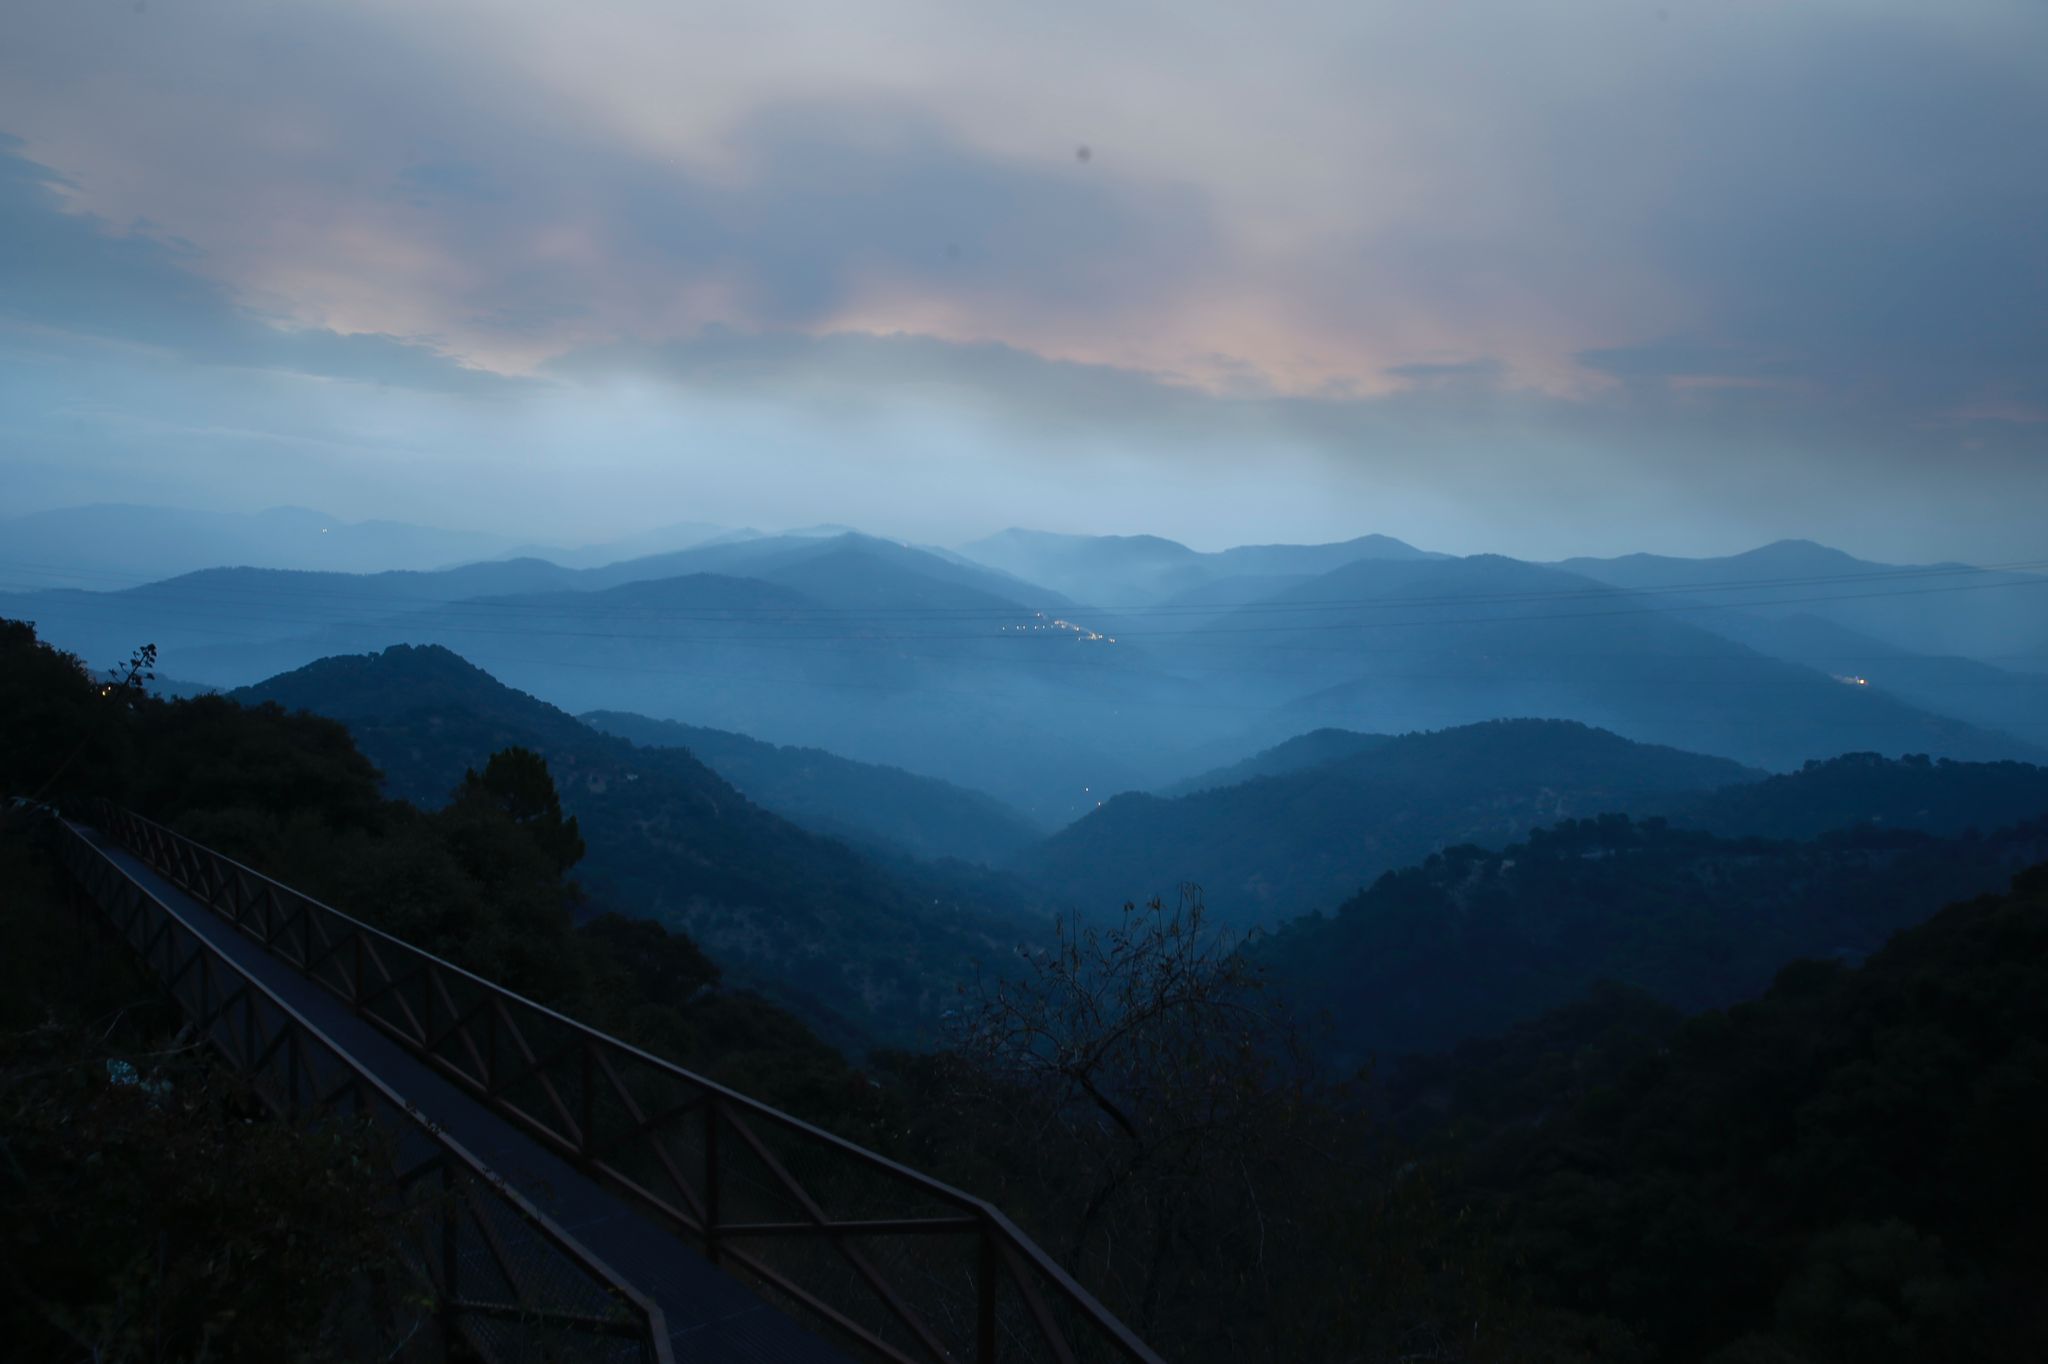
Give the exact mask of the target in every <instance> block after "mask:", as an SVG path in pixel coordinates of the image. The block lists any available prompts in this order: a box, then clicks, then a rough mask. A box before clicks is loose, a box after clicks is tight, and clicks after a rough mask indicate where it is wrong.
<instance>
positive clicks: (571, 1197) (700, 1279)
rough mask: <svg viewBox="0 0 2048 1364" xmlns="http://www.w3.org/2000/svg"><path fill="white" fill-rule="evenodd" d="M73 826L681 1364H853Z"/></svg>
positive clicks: (223, 924) (166, 884) (107, 844)
mask: <svg viewBox="0 0 2048 1364" xmlns="http://www.w3.org/2000/svg"><path fill="white" fill-rule="evenodd" d="M71 827H72V828H73V829H74V830H75V831H76V832H77V833H78V834H79V835H80V836H81V837H82V838H84V839H85V840H86V841H87V842H89V843H91V844H92V845H93V846H94V847H95V848H97V849H99V850H100V852H101V853H103V854H104V855H105V856H106V857H107V858H108V859H109V860H110V861H112V862H113V863H114V864H115V865H117V866H118V867H120V868H121V870H122V871H123V872H124V873H126V874H127V875H128V876H130V877H132V878H133V879H134V880H135V881H136V882H137V883H138V884H140V885H142V886H143V887H144V888H145V889H147V890H148V891H149V892H150V893H151V894H152V895H154V896H155V897H156V898H157V899H158V900H160V901H162V902H163V903H164V905H165V906H167V907H168V908H169V909H170V910H171V912H172V913H173V914H175V915H177V917H178V918H179V919H180V920H181V921H183V922H184V924H185V925H186V926H187V927H188V928H190V929H191V930H192V931H193V932H194V933H197V934H198V935H199V936H201V937H202V938H204V939H205V940H206V941H207V942H209V943H211V944H212V945H213V946H214V947H216V948H218V949H219V951H220V952H221V954H222V955H223V956H225V957H226V958H228V960H230V961H232V962H233V963H234V964H235V965H236V966H237V967H239V968H240V969H241V970H243V971H245V972H247V973H248V974H249V975H250V976H251V977H253V978H254V979H256V980H258V981H260V982H262V983H263V984H264V985H265V986H267V987H269V988H270V989H271V990H273V991H275V992H276V993H277V994H278V996H280V997H281V998H283V999H285V1000H286V1001H288V1002H289V1003H290V1004H291V1005H292V1007H294V1008H296V1009H297V1010H299V1012H300V1013H302V1014H304V1015H305V1016H306V1018H307V1019H308V1020H309V1021H311V1022H312V1023H313V1024H314V1025H315V1026H317V1027H319V1028H320V1029H321V1030H322V1031H323V1032H325V1033H326V1034H327V1035H328V1036H329V1037H331V1038H333V1039H334V1041H336V1042H337V1043H339V1044H340V1045H341V1046H342V1047H344V1048H346V1049H347V1050H348V1051H349V1052H351V1053H353V1054H354V1056H355V1057H356V1059H357V1060H359V1061H360V1062H362V1063H363V1065H364V1066H366V1067H367V1068H368V1069H369V1070H371V1071H372V1072H373V1073H374V1074H376V1075H377V1076H378V1078H380V1079H381V1080H383V1081H384V1083H385V1084H387V1085H389V1086H390V1087H391V1088H392V1089H394V1090H396V1091H397V1092H398V1093H399V1094H400V1095H402V1096H403V1097H404V1098H405V1099H406V1100H408V1101H409V1102H410V1103H412V1105H413V1106H414V1107H416V1108H418V1109H419V1110H420V1111H421V1112H422V1113H424V1114H425V1115H426V1116H427V1117H428V1118H430V1119H431V1120H433V1121H434V1122H435V1123H438V1124H439V1125H440V1126H441V1127H443V1128H444V1129H445V1130H447V1131H448V1132H449V1133H450V1134H451V1135H452V1136H453V1137H454V1138H455V1139H456V1140H457V1141H459V1142H461V1143H462V1144H463V1145H464V1146H466V1147H467V1148H468V1149H469V1150H470V1151H471V1152H472V1153H473V1154H475V1155H476V1157H477V1158H478V1159H479V1160H482V1161H483V1162H484V1163H485V1164H487V1165H489V1166H490V1167H491V1168H492V1169H493V1170H495V1171H496V1172H497V1173H498V1174H499V1175H501V1176H503V1177H504V1179H505V1180H506V1182H507V1183H509V1184H511V1185H512V1186H513V1187H514V1188H516V1189H518V1190H519V1192H520V1193H522V1194H524V1195H525V1196H526V1197H527V1198H529V1199H530V1200H532V1201H533V1203H534V1204H536V1205H537V1206H538V1207H539V1208H540V1209H541V1210H542V1211H544V1212H545V1213H547V1214H548V1216H549V1217H551V1218H553V1219H554V1220H555V1221H556V1222H557V1223H559V1224H560V1225H561V1226H562V1228H563V1229H564V1230H566V1231H568V1232H569V1233H570V1234H571V1235H573V1236H575V1237H576V1238H577V1239H578V1240H580V1241H581V1242H582V1243H583V1244H584V1245H585V1246H587V1247H589V1248H590V1250H591V1252H592V1253H593V1254H595V1255H596V1256H597V1257H598V1258H599V1259H601V1260H603V1261H604V1262H605V1263H606V1264H608V1265H609V1266H611V1268H612V1270H613V1271H614V1272H615V1273H617V1274H618V1275H619V1276H620V1277H622V1278H624V1279H625V1280H626V1281H627V1282H629V1283H631V1284H632V1285H633V1286H634V1287H635V1288H637V1289H639V1290H640V1291H641V1292H642V1293H644V1294H646V1295H647V1296H648V1297H649V1298H652V1299H653V1300H654V1301H655V1302H657V1303H659V1304H660V1306H661V1309H662V1311H663V1312H664V1313H666V1314H667V1317H668V1325H669V1337H670V1340H671V1342H672V1343H673V1345H674V1349H675V1357H676V1360H677V1364H697V1362H698V1361H703V1364H728V1362H730V1364H851V1357H850V1356H848V1355H846V1354H844V1353H842V1352H841V1351H839V1350H838V1349H836V1348H834V1347H833V1346H831V1345H829V1344H827V1343H826V1342H824V1341H823V1340H821V1339H819V1338H818V1337H817V1336H815V1335H813V1334H811V1333H810V1332H809V1331H807V1330H806V1329H805V1328H804V1327H802V1326H801V1325H799V1324H798V1323H797V1322H795V1321H794V1320H792V1319H791V1318H789V1317H787V1316H784V1315H783V1314H782V1313H781V1312H780V1311H778V1310H777V1309H776V1308H774V1307H772V1306H770V1305H769V1304H768V1303H766V1302H764V1301H763V1300H762V1299H761V1298H759V1297H758V1296H756V1295H755V1294H754V1292H753V1291H752V1290H751V1289H749V1288H748V1287H747V1286H746V1285H744V1284H742V1283H741V1282H740V1281H739V1280H737V1279H735V1278H733V1277H732V1276H731V1275H729V1274H726V1273H724V1272H723V1271H721V1270H719V1269H718V1268H717V1267H716V1266H714V1265H712V1264H711V1262H710V1261H708V1260H706V1259H705V1258H704V1257H703V1256H702V1255H701V1254H699V1253H698V1252H697V1251H696V1250H695V1249H694V1248H693V1247H691V1246H690V1245H689V1244H687V1243H686V1242H684V1241H683V1240H681V1239H680V1238H678V1237H677V1236H676V1235H675V1234H673V1233H672V1232H670V1231H669V1230H668V1229H666V1228H664V1227H661V1226H658V1225H656V1224H655V1223H654V1222H652V1221H650V1220H648V1219H647V1218H646V1217H644V1216H643V1215H641V1214H640V1213H639V1212H637V1211H636V1210H634V1209H633V1208H632V1207H630V1206H629V1205H628V1204H626V1203H624V1202H623V1201H621V1200H620V1199H618V1198H615V1197H614V1196H613V1195H612V1194H610V1193H609V1192H607V1191H606V1190H605V1189H604V1188H603V1186H601V1185H600V1184H598V1183H597V1182H596V1181H595V1180H593V1179H591V1178H590V1177H589V1176H588V1175H586V1174H584V1173H583V1172H582V1171H580V1170H578V1169H576V1168H575V1167H574V1166H572V1165H570V1164H569V1163H568V1162H567V1161H565V1160H563V1159H561V1158H560V1157H559V1156H556V1155H555V1154H554V1153H552V1152H550V1151H548V1150H546V1149H545V1148H544V1147H542V1146H541V1145H540V1143H539V1142H537V1141H535V1140H534V1139H533V1138H532V1137H529V1136H528V1135H527V1134H526V1133H524V1132H522V1131H521V1130H519V1129H518V1128H517V1127H515V1126H513V1125H512V1124H511V1123H510V1122H508V1121H507V1120H506V1119H504V1118H502V1117H500V1116H499V1115H498V1114H496V1113H494V1112H492V1111H491V1110H490V1109H489V1108H486V1107H485V1106H484V1105H483V1104H481V1103H479V1102H478V1101H477V1100H476V1099H474V1098H472V1097H471V1096H470V1095H469V1094H468V1093H467V1092H466V1091H464V1090H462V1089H461V1088H459V1087H458V1086H457V1085H456V1084H454V1083H453V1082H452V1081H450V1080H449V1079H447V1078H446V1077H445V1076H443V1075H442V1074H441V1073H440V1072H438V1071H436V1070H435V1069H433V1068H432V1067H431V1066H428V1065H427V1064H426V1063H425V1062H423V1061H421V1060H419V1059H418V1058H417V1057H415V1056H414V1055H413V1054H412V1053H410V1052H408V1051H407V1050H405V1048H403V1047H401V1046H399V1045H398V1044H397V1043H396V1042H394V1041H392V1040H391V1038H389V1037H388V1036H386V1035H385V1034H384V1033H383V1032H381V1031H380V1030H378V1029H377V1028H376V1027H375V1026H373V1025H372V1024H370V1023H368V1022H365V1021H364V1020H363V1019H361V1018H358V1017H357V1016H356V1015H355V1013H354V1011H353V1010H351V1009H350V1008H349V1007H348V1006H347V1005H346V1004H344V1003H342V1001H341V1000H339V999H337V998H335V997H334V996H333V995H330V994H328V993H327V992H326V991H325V990H322V989H321V988H320V987H319V986H317V985H314V984H313V983H312V982H310V981H308V980H307V979H306V978H305V977H303V976H301V975H300V974H299V973H298V972H297V971H295V970H293V969H292V968H291V967H290V966H288V965H286V964H285V963H284V962H282V961H280V960H278V959H277V958H276V957H273V956H271V955H270V953H269V952H267V951H265V950H264V948H263V947H262V945H261V944H259V943H257V942H256V941H255V940H254V939H252V938H249V937H247V936H245V935H244V934H242V933H241V932H240V931H239V930H237V929H236V928H235V927H234V926H233V925H232V924H230V923H229V922H228V921H227V920H226V919H224V918H222V917H221V916H220V915H218V914H216V913H214V912H213V911H212V910H211V909H208V908H207V907H206V906H205V905H203V904H201V903H199V902H198V901H197V900H195V899H193V898H192V897H191V896H189V895H187V894H186V893H185V892H184V891H182V890H179V889H178V887H177V886H175V885H173V884H172V883H171V882H170V881H168V880H166V879H165V878H164V877H163V876H162V875H160V874H159V873H158V872H157V871H155V870H154V869H153V868H151V867H150V866H149V865H148V864H147V863H145V862H143V861H141V860H140V859H139V858H137V857H135V856H134V855H133V854H131V853H129V852H128V851H127V850H126V849H125V848H123V847H121V846H120V844H118V843H117V842H115V841H114V839H113V838H112V837H111V836H110V835H108V834H106V833H104V832H102V831H101V830H99V829H96V828H93V827H92V826H90V825H85V824H77V823H73V824H72V825H71Z"/></svg>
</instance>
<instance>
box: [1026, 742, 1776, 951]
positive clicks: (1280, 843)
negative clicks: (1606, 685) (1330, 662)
mask: <svg viewBox="0 0 2048 1364" xmlns="http://www.w3.org/2000/svg"><path fill="white" fill-rule="evenodd" d="M1305 738H1306V739H1307V740H1308V747H1309V748H1310V749H1311V750H1313V751H1315V752H1316V753H1318V754H1320V755H1321V756H1322V760H1321V761H1318V762H1313V763H1311V764H1309V765H1306V766H1300V767H1293V768H1285V767H1281V768H1279V770H1277V771H1276V772H1274V773H1273V774H1272V775H1257V776H1253V777H1252V778H1251V779H1250V780H1247V781H1243V782H1240V783H1238V784H1236V785H1231V786H1225V787H1220V788H1213V789H1207V790H1200V791H1197V792H1195V793H1193V794H1190V795H1185V796H1181V797H1179V798H1177V799H1164V798H1161V797H1159V796H1151V795H1144V794H1137V793H1134V794H1129V795H1122V796H1118V797H1116V798H1115V799H1113V800H1110V801H1108V802H1106V803H1105V804H1104V805H1103V806H1102V808H1101V809H1099V810H1096V811H1095V812H1094V813H1092V814H1090V815H1088V816H1086V817H1085V818H1083V819H1081V820H1079V821H1077V822H1076V823H1074V824H1072V825H1070V826H1068V827H1067V828H1065V829H1062V830H1061V831H1060V832H1059V833H1057V834H1054V835H1053V836H1052V837H1051V838H1049V839H1047V840H1045V841H1044V842H1043V843H1040V844H1038V845H1037V846H1035V847H1033V848H1031V849H1029V850H1027V851H1026V852H1024V853H1022V854H1020V855H1019V856H1018V857H1017V858H1016V859H1015V861H1014V862H1013V866H1015V868H1016V869H1017V870H1018V871H1019V872H1020V873H1022V874H1025V875H1028V876H1031V877H1034V878H1035V879H1037V880H1038V881H1039V882H1040V883H1041V884H1043V885H1045V886H1046V887H1047V888H1048V889H1049V890H1052V891H1055V892H1057V893H1058V894H1059V895H1060V896H1061V897H1062V898H1063V899H1065V900H1066V901H1067V902H1068V903H1071V904H1073V905H1075V906H1077V907H1079V908H1081V909H1082V911H1083V912H1084V913H1087V912H1094V913H1098V914H1099V913H1106V912H1109V911H1113V910H1114V909H1115V908H1116V907H1117V906H1119V905H1121V904H1123V903H1125V902H1126V901H1131V902H1138V903H1142V902H1144V901H1145V900H1148V899H1151V898H1153V897H1155V896H1156V897H1162V898H1169V899H1170V898H1171V897H1172V896H1173V894H1174V892H1175V889H1176V887H1177V886H1178V885H1179V884H1180V883H1182V882H1194V883H1196V884H1198V885H1200V886H1201V887H1202V888H1203V890H1204V891H1205V892H1206V895H1207V900H1208V904H1209V909H1210V911H1211V913H1212V914H1214V915H1215V916H1216V918H1217V919H1218V921H1220V922H1223V923H1227V924H1232V925H1235V926H1238V927H1251V926H1254V925H1271V924H1274V923H1277V922H1280V921H1282V920H1285V919H1289V918H1292V917H1294V916H1296V915H1300V914H1305V913H1309V912H1311V911H1314V910H1328V909H1333V908H1335V907H1336V906H1337V905H1338V904H1339V903H1341V902H1342V901H1344V900H1345V899H1347V898H1349V897H1350V896H1352V895H1354V894H1356V893H1357V892H1358V891H1359V890H1360V889H1362V888H1364V887H1365V886H1368V885H1370V884H1371V883H1372V882H1373V880H1374V879H1375V878H1377V877H1378V876H1379V875H1380V874H1381V873H1382V872H1385V871H1388V870H1391V869H1393V868H1395V867H1400V866H1405V865H1407V864H1409V863H1411V862H1417V861H1420V860H1421V859H1422V858H1424V857H1427V856H1428V855H1429V854H1430V853H1432V852H1434V851H1437V850H1438V849H1441V848H1444V847H1448V846H1451V845H1453V844H1458V843H1475V844H1480V845H1484V846H1489V847H1499V846H1502V845H1504V844H1506V843H1508V842H1511V841H1513V840H1514V839H1516V838H1519V837H1522V836H1523V835H1525V834H1527V833H1528V831H1529V830H1531V829H1533V828H1538V827H1541V826H1543V825H1547V824H1553V823H1555V822H1557V821H1558V820H1561V819H1570V818H1576V817H1582V816H1587V815H1595V814H1601V813H1605V812H1607V811H1611V810H1638V809H1642V808H1644V807H1645V806H1648V805H1652V804H1657V805H1659V806H1661V805H1662V803H1664V802H1666V801H1668V800H1669V799H1670V798H1671V797H1673V796H1675V795H1678V794H1680V793H1699V792H1705V791H1710V790H1714V789H1716V788H1719V787H1724V786H1728V785H1730V784H1733V783H1738V782H1742V781H1745V780H1749V779H1754V778H1756V777H1759V776H1761V775H1762V774H1760V773H1756V772H1752V771H1750V770H1748V769H1746V768H1743V767H1742V766H1740V765H1739V764H1736V763H1733V762H1729V761H1728V760H1727V759H1725V758H1712V757H1706V756H1702V755H1700V754H1697V753H1686V752H1681V751H1680V750H1677V749H1672V748H1663V747H1658V746H1656V745H1650V744H1638V743H1631V742H1629V741H1628V740H1626V739H1623V738H1620V737H1619V736H1617V735H1613V734H1609V733H1606V732H1605V731H1602V730H1597V729H1591V728H1588V727H1587V726H1585V725H1579V724H1572V723H1568V722H1564V721H1555V720H1500V721H1492V722H1489V723H1486V724H1479V725H1468V726H1464V727H1462V728H1458V729H1450V730H1443V731H1439V732H1435V733H1426V734H1404V735H1401V736H1399V737H1396V738H1381V737H1380V736H1367V735H1350V736H1344V737H1342V738H1336V737H1333V736H1331V735H1330V734H1329V733H1328V732H1325V734H1324V735H1321V736H1318V735H1310V736H1305ZM1375 740H1377V742H1375ZM1282 752H1283V754H1285V755H1286V756H1293V755H1294V754H1295V753H1298V752H1300V749H1299V747H1296V748H1295V749H1292V750H1289V749H1288V748H1287V747H1286V746H1283V748H1282ZM1261 756H1262V757H1265V756H1266V755H1261ZM1253 765H1254V766H1257V765H1259V763H1258V760H1254V764H1253ZM1267 765H1271V766H1278V764H1275V763H1272V761H1271V759H1270V758H1269V759H1268V762H1267Z"/></svg>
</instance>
